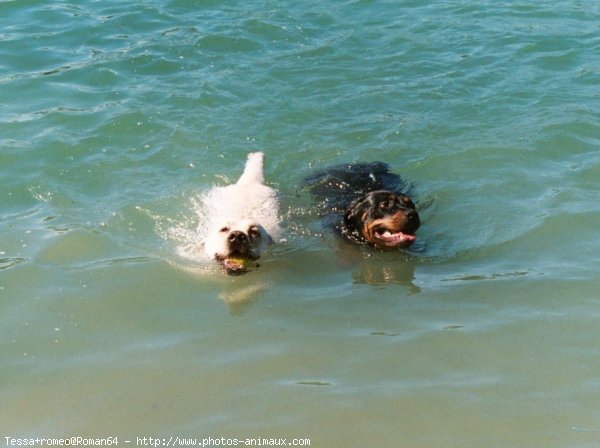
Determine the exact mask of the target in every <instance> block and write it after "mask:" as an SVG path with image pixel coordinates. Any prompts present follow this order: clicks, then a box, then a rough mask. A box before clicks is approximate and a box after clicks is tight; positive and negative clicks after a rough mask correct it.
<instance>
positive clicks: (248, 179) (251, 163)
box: [237, 152, 265, 184]
mask: <svg viewBox="0 0 600 448" xmlns="http://www.w3.org/2000/svg"><path fill="white" fill-rule="evenodd" d="M263 157H264V154H263V153H262V152H251V153H250V154H248V160H247V161H246V168H244V173H243V174H242V176H241V177H240V179H239V180H238V181H237V183H238V184H244V183H252V182H254V183H261V184H263V183H264V182H265V177H264V175H263Z"/></svg>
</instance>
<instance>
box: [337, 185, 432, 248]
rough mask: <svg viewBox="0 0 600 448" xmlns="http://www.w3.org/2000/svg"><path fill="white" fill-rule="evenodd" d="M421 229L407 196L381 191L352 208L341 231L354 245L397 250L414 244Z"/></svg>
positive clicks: (366, 196) (370, 194)
mask: <svg viewBox="0 0 600 448" xmlns="http://www.w3.org/2000/svg"><path fill="white" fill-rule="evenodd" d="M420 225H421V221H420V220H419V214H418V213H417V211H416V209H415V204H413V202H412V200H411V199H410V198H409V197H408V196H406V195H403V194H398V193H395V192H392V191H386V190H380V191H373V192H371V193H368V194H366V195H364V196H362V197H360V198H359V199H357V200H355V201H354V202H352V204H350V207H349V208H348V210H347V211H346V214H345V215H344V220H343V223H342V229H341V230H342V233H343V234H344V235H345V236H346V237H347V238H349V239H351V240H353V241H356V242H361V243H368V244H371V245H373V246H375V247H378V248H381V249H395V248H406V247H409V246H410V245H411V244H412V243H414V241H415V239H416V237H415V232H416V231H417V229H418V228H419V226H420Z"/></svg>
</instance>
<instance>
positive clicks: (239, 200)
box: [200, 152, 280, 259]
mask: <svg viewBox="0 0 600 448" xmlns="http://www.w3.org/2000/svg"><path fill="white" fill-rule="evenodd" d="M204 205H205V207H204V211H205V213H206V216H205V222H204V223H203V225H205V226H206V228H205V229H200V230H202V231H203V233H204V232H205V234H206V238H205V241H204V252H205V253H206V255H207V256H208V257H209V258H211V259H214V258H216V257H227V256H229V255H230V253H229V252H230V250H229V244H228V238H229V236H230V235H231V233H232V232H234V231H240V232H243V233H244V234H246V235H247V234H248V230H249V228H250V227H252V226H256V227H258V229H259V231H260V234H261V238H259V239H258V241H257V242H256V244H253V247H252V251H253V252H252V253H253V256H254V258H258V257H260V255H261V254H262V253H263V252H264V251H265V250H266V249H267V247H268V246H269V244H270V243H272V242H273V241H275V240H276V239H277V238H278V237H279V233H280V228H279V217H278V209H279V202H278V199H277V192H276V191H275V190H274V189H273V188H271V187H268V186H267V185H265V184H264V175H263V153H262V152H254V153H250V154H248V160H247V162H246V167H245V169H244V172H243V174H242V175H241V177H240V178H239V180H238V181H237V182H236V183H235V184H233V185H227V186H224V187H214V188H212V189H211V190H210V191H209V192H208V193H207V194H206V196H205V197H204ZM224 229H227V230H224Z"/></svg>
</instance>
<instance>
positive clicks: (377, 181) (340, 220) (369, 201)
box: [303, 162, 420, 244]
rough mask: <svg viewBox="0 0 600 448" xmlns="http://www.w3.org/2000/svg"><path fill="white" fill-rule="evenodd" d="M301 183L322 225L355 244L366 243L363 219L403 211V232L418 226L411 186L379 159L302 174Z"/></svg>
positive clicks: (409, 231) (410, 231) (413, 230)
mask: <svg viewBox="0 0 600 448" xmlns="http://www.w3.org/2000/svg"><path fill="white" fill-rule="evenodd" d="M303 186H304V187H305V188H306V189H307V190H308V191H309V192H310V193H311V195H312V196H313V197H314V198H315V199H316V200H317V211H318V214H319V216H320V217H321V218H322V219H323V222H324V223H325V225H326V226H327V227H330V228H332V229H333V230H334V231H335V232H336V233H338V234H339V235H341V236H343V237H344V238H346V239H348V240H350V241H353V242H355V243H359V244H369V241H367V240H366V239H365V238H364V236H363V234H362V232H361V230H360V229H361V228H362V227H363V225H364V220H363V218H366V219H368V220H376V219H382V218H384V217H385V216H386V214H387V215H389V214H391V213H395V212H398V211H403V212H404V217H405V219H406V222H405V224H404V225H403V230H402V231H403V232H408V233H411V234H414V232H415V231H416V230H417V229H418V227H419V225H420V221H419V215H418V213H417V212H416V209H415V205H414V203H413V202H412V200H411V199H410V197H409V196H408V195H409V194H410V193H411V186H410V185H408V184H407V183H406V182H404V180H403V179H402V178H401V177H400V176H398V175H397V174H394V173H392V172H390V169H389V167H388V165H387V164H385V163H383V162H372V163H357V164H349V165H337V166H332V167H330V168H326V169H324V170H323V171H319V172H317V173H315V174H313V175H311V176H308V177H306V178H305V179H304V184H303ZM390 201H391V202H390ZM388 203H389V204H388Z"/></svg>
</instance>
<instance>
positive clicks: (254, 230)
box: [248, 227, 260, 238]
mask: <svg viewBox="0 0 600 448" xmlns="http://www.w3.org/2000/svg"><path fill="white" fill-rule="evenodd" d="M248 235H249V236H251V237H252V238H257V237H259V236H260V230H258V227H250V228H249V229H248Z"/></svg>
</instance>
